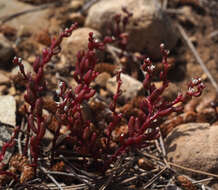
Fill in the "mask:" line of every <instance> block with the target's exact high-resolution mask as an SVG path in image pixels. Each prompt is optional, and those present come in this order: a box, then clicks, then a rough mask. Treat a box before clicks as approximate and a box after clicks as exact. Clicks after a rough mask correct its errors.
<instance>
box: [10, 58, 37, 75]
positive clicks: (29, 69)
mask: <svg viewBox="0 0 218 190" xmlns="http://www.w3.org/2000/svg"><path fill="white" fill-rule="evenodd" d="M22 63H23V66H24V71H25V72H26V73H30V72H31V73H33V72H34V71H33V67H32V65H31V64H30V63H28V62H27V61H25V60H23V61H22ZM18 73H20V68H19V66H16V67H15V68H13V69H12V71H11V75H12V76H16V75H17V74H18Z"/></svg>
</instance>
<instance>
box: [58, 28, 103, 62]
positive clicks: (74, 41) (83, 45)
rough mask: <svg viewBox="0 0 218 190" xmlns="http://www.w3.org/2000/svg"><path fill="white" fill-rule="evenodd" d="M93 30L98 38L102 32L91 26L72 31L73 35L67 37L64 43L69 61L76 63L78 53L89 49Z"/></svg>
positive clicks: (63, 47) (65, 53)
mask: <svg viewBox="0 0 218 190" xmlns="http://www.w3.org/2000/svg"><path fill="white" fill-rule="evenodd" d="M90 32H93V33H94V34H95V36H96V38H100V33H99V32H98V31H96V30H93V29H91V28H79V29H77V30H75V31H73V32H72V35H71V36H70V37H69V38H67V39H65V40H64V41H63V44H62V49H63V54H64V55H66V57H67V59H66V60H68V61H70V62H69V63H70V64H71V65H72V64H75V62H76V60H77V53H78V52H79V51H81V50H87V49H88V42H89V41H88V38H89V33H90Z"/></svg>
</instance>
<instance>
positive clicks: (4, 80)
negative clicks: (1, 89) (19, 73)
mask: <svg viewBox="0 0 218 190" xmlns="http://www.w3.org/2000/svg"><path fill="white" fill-rule="evenodd" d="M9 83H10V78H9V77H8V75H7V74H6V73H5V72H3V71H0V84H9Z"/></svg>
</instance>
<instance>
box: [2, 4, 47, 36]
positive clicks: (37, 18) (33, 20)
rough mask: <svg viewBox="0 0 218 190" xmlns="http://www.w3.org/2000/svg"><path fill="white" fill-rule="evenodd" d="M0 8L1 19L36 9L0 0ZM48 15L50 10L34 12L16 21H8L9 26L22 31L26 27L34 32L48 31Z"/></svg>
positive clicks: (21, 16) (19, 17) (18, 17)
mask: <svg viewBox="0 0 218 190" xmlns="http://www.w3.org/2000/svg"><path fill="white" fill-rule="evenodd" d="M0 8H1V10H0V18H5V17H6V16H9V15H13V14H16V13H19V12H22V11H26V10H30V9H34V8H36V7H35V6H32V5H28V4H26V3H22V2H19V1H14V0H7V1H5V0H0ZM48 13H49V10H48V9H44V10H40V11H32V12H30V13H27V14H23V15H20V16H17V17H16V18H15V19H11V20H8V21H7V25H8V26H11V27H13V28H16V29H17V30H19V29H21V27H25V28H28V29H29V30H30V31H32V32H34V31H39V30H40V29H47V28H48V26H49V22H48V19H47V17H48Z"/></svg>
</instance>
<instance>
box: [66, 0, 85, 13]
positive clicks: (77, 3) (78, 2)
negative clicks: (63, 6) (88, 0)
mask: <svg viewBox="0 0 218 190" xmlns="http://www.w3.org/2000/svg"><path fill="white" fill-rule="evenodd" d="M83 4H84V1H83V0H73V1H71V3H70V5H69V7H70V8H71V9H72V11H78V10H79V9H80V8H81V7H82V6H83Z"/></svg>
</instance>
